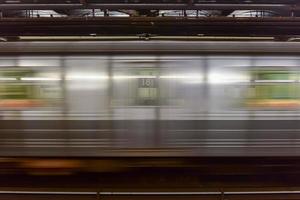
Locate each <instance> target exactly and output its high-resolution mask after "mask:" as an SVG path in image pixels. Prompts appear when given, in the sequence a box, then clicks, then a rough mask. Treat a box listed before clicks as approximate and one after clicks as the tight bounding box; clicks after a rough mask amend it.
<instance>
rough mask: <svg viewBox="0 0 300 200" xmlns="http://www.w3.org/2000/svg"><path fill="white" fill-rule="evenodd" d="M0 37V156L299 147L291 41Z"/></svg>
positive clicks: (271, 151) (252, 151) (298, 90)
mask: <svg viewBox="0 0 300 200" xmlns="http://www.w3.org/2000/svg"><path fill="white" fill-rule="evenodd" d="M289 45H290V46H289ZM0 47H1V51H0V54H1V57H0V82H1V84H0V118H1V121H0V155H1V156H25V157H28V156H29V157H43V156H44V157H70V156H73V157H107V156H113V157H120V156H121V157H122V156H126V157H127V156H155V157H156V156H161V157H166V156H168V157H177V156H183V157H184V156H188V157H189V156H196V157H197V156H200V157H201V156H208V157H209V156H216V157H220V156H298V155H300V149H299V147H300V146H299V140H300V132H299V131H300V127H299V126H300V123H299V119H300V118H299V117H300V111H299V108H300V71H299V66H300V59H299V56H298V55H297V54H298V50H299V49H300V44H297V43H291V44H288V43H272V42H266V43H255V42H248V43H247V42H244V43H243V42H236V43H235V42H227V43H226V42H225V43H222V42H220V43H211V42H195V43H189V42H151V41H150V42H118V43H114V42H96V43H89V42H69V43H64V42H57V43H47V42H40V43H39V42H33V43H3V44H1V43H0ZM175 47H176V48H175ZM285 49H286V50H287V51H286V52H283V50H285Z"/></svg>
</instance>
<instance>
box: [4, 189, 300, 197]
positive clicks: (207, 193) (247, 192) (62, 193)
mask: <svg viewBox="0 0 300 200" xmlns="http://www.w3.org/2000/svg"><path fill="white" fill-rule="evenodd" d="M1 194H22V195H103V196H122V195H124V196H139V195H149V196H158V195H161V196H175V195H178V196H181V195H222V194H223V195H275V194H300V191H294V190H291V191H224V192H221V191H214V192H58V191H55V192H53V191H0V195H1Z"/></svg>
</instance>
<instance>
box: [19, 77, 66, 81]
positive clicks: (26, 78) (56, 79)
mask: <svg viewBox="0 0 300 200" xmlns="http://www.w3.org/2000/svg"><path fill="white" fill-rule="evenodd" d="M60 80H61V79H60V78H54V77H23V78H21V81H60Z"/></svg>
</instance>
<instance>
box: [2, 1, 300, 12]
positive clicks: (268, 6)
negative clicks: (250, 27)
mask: <svg viewBox="0 0 300 200" xmlns="http://www.w3.org/2000/svg"><path fill="white" fill-rule="evenodd" d="M83 8H89V9H93V8H95V9H96V8H97V9H98V8H99V9H111V10H120V9H129V10H131V9H132V10H138V9H150V10H152V9H153V10H187V9H190V10H226V9H231V10H233V9H234V10H283V11H296V10H300V5H289V4H225V3H224V4H208V3H207V4H204V3H203V4H189V3H183V4H182V3H178V4H165V3H156V4H151V3H147V4H142V3H141V4H135V3H132V4H126V3H110V4H103V3H87V0H80V3H77V4H76V3H75V4H0V10H33V9H34V10H52V9H83Z"/></svg>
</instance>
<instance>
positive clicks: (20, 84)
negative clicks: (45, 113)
mask: <svg viewBox="0 0 300 200" xmlns="http://www.w3.org/2000/svg"><path fill="white" fill-rule="evenodd" d="M53 74H54V73H51V72H49V71H45V70H43V69H40V68H39V67H1V68H0V81H1V84H0V109H2V110H32V109H37V108H43V109H46V108H47V109H48V108H51V109H53V108H54V107H57V106H58V104H59V100H60V97H61V96H60V87H59V83H58V82H59V77H57V76H56V75H55V74H54V75H53Z"/></svg>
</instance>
